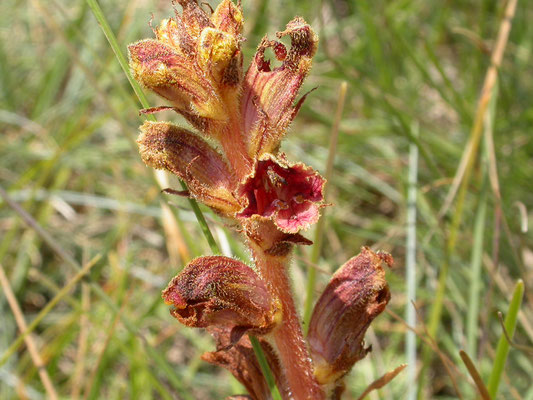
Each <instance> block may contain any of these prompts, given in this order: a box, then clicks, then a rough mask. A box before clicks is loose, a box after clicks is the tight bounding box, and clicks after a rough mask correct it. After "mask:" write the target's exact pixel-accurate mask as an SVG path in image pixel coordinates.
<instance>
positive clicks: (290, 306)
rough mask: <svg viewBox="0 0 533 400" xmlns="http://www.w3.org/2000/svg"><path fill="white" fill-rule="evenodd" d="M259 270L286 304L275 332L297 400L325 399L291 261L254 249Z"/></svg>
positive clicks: (276, 341)
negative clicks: (300, 310)
mask: <svg viewBox="0 0 533 400" xmlns="http://www.w3.org/2000/svg"><path fill="white" fill-rule="evenodd" d="M253 254H254V258H255V263H256V266H257V269H258V270H259V272H260V274H261V276H262V278H263V279H264V280H265V281H266V282H268V284H269V285H270V287H271V288H272V291H273V292H274V295H275V296H276V297H277V298H278V299H279V300H280V302H281V305H282V315H283V317H282V322H281V324H280V326H279V327H277V328H276V329H275V330H274V331H273V332H272V337H273V339H274V342H275V344H276V348H277V350H278V353H279V357H280V361H281V364H282V365H283V366H284V367H285V376H286V379H287V383H288V385H289V387H290V389H291V392H292V394H293V396H294V398H295V399H307V400H314V399H316V400H322V399H325V395H324V392H323V391H322V389H321V388H320V386H319V385H318V383H317V381H316V380H315V377H314V373H313V366H312V364H311V358H310V356H309V352H308V350H307V347H306V344H305V340H304V337H303V333H302V328H301V326H300V318H299V316H298V313H297V311H296V307H295V305H294V300H293V297H292V287H291V284H290V280H289V276H288V271H287V268H288V265H287V264H288V258H287V257H273V256H269V255H267V254H265V253H264V252H263V251H262V250H260V249H258V248H253Z"/></svg>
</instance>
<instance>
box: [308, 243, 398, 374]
mask: <svg viewBox="0 0 533 400" xmlns="http://www.w3.org/2000/svg"><path fill="white" fill-rule="evenodd" d="M382 262H385V263H386V264H388V265H389V266H390V265H391V264H392V257H391V256H390V255H389V254H386V253H377V254H376V253H374V252H372V251H371V250H370V249H369V248H368V247H363V248H362V250H361V253H360V254H359V255H357V256H356V257H353V258H352V259H350V260H349V261H348V262H346V264H344V265H343V266H342V267H341V268H340V269H339V270H338V271H337V272H336V273H335V274H334V275H333V277H332V279H331V281H330V282H329V284H328V285H327V286H326V289H325V290H324V292H323V293H322V295H321V296H320V299H319V300H318V302H317V303H316V305H315V308H314V310H313V314H312V316H311V321H310V323H309V333H308V336H307V340H308V343H309V347H310V350H311V356H312V357H313V361H314V364H315V375H316V377H317V380H318V382H319V383H320V384H329V383H334V382H335V381H337V380H338V379H340V378H342V377H343V376H344V375H345V374H346V373H347V372H348V371H349V370H350V369H351V368H352V366H353V365H354V364H355V363H356V362H357V361H359V360H360V359H362V358H364V357H365V355H366V354H367V353H368V352H369V351H370V348H368V347H365V345H364V336H365V333H366V330H367V328H368V327H369V325H370V323H371V322H372V320H373V319H374V318H376V317H377V316H378V315H379V314H380V313H381V312H382V311H383V310H384V309H385V306H386V305H387V303H388V302H389V300H390V292H389V287H388V285H387V282H386V281H385V270H384V269H383V267H382Z"/></svg>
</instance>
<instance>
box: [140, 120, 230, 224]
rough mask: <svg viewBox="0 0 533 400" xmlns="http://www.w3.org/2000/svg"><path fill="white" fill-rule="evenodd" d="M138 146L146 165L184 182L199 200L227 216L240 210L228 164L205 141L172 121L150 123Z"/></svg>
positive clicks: (142, 127) (143, 129) (147, 124)
mask: <svg viewBox="0 0 533 400" xmlns="http://www.w3.org/2000/svg"><path fill="white" fill-rule="evenodd" d="M137 143H138V144H139V151H140V153H141V157H142V159H143V161H144V162H145V163H146V165H148V166H150V167H153V168H156V169H166V170H168V171H171V172H173V173H174V174H176V175H178V176H179V177H180V178H182V179H184V180H185V181H186V182H187V183H188V184H189V190H190V192H191V194H192V195H193V196H194V197H196V198H198V200H200V201H202V202H204V203H205V204H206V205H208V206H210V207H213V208H215V209H217V210H219V211H221V212H223V213H226V214H233V213H234V212H235V211H236V210H238V209H239V207H240V206H239V204H238V203H237V201H236V200H235V198H234V197H233V195H232V191H233V190H234V186H235V183H234V180H233V177H232V175H231V173H230V172H229V170H228V166H227V164H226V162H225V161H224V159H223V158H222V156H221V155H220V154H219V153H217V152H216V151H215V150H214V149H213V148H212V147H211V146H209V144H207V142H205V141H204V140H203V139H202V138H200V137H198V136H197V135H195V134H193V133H191V132H189V131H187V130H186V129H182V128H179V127H177V126H176V125H173V124H171V123H168V122H150V121H147V122H145V123H144V124H143V125H142V126H141V134H140V135H139V139H138V140H137Z"/></svg>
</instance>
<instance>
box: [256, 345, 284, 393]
mask: <svg viewBox="0 0 533 400" xmlns="http://www.w3.org/2000/svg"><path fill="white" fill-rule="evenodd" d="M248 337H249V338H250V342H252V347H253V348H254V353H255V356H256V357H257V361H259V366H260V367H261V371H262V372H263V375H264V377H265V380H266V381H267V384H268V387H269V388H270V392H271V394H272V398H273V399H274V400H282V399H281V394H280V393H279V390H278V387H277V386H276V380H275V379H274V375H272V371H271V370H270V367H269V366H268V361H267V359H266V357H265V353H264V352H263V348H262V347H261V344H260V343H259V340H257V338H256V337H255V336H252V335H249V336H248Z"/></svg>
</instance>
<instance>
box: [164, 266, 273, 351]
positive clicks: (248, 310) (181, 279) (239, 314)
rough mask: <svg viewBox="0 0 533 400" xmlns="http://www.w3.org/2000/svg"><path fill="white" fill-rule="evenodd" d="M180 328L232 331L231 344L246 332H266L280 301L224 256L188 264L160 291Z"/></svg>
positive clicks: (255, 277)
mask: <svg viewBox="0 0 533 400" xmlns="http://www.w3.org/2000/svg"><path fill="white" fill-rule="evenodd" d="M163 299H164V300H165V302H166V303H167V304H170V305H173V306H174V309H172V310H171V314H172V315H173V316H174V317H175V318H177V319H178V320H179V321H180V322H181V323H182V324H184V325H187V326H192V327H196V328H206V327H210V326H214V327H224V328H229V329H230V330H231V344H234V343H236V342H237V341H238V340H239V339H240V338H241V336H242V335H243V334H244V333H245V332H246V331H251V332H254V333H256V334H264V333H267V332H269V331H270V330H272V329H273V328H274V326H276V324H277V323H278V322H279V320H280V318H281V311H280V310H281V308H280V304H279V301H278V300H277V299H274V298H273V297H272V295H271V294H270V292H269V290H268V288H267V286H266V284H265V283H264V282H263V281H262V280H261V278H260V277H259V276H258V275H257V274H256V273H255V272H254V271H253V270H252V269H251V268H250V267H248V266H247V265H246V264H244V263H242V262H240V261H237V260H234V259H232V258H228V257H223V256H210V257H199V258H196V259H195V260H193V261H191V262H190V263H189V265H187V266H186V267H185V269H184V270H183V271H182V272H181V273H180V274H179V275H178V276H176V277H175V278H174V279H173V280H172V281H171V282H170V284H169V285H168V287H167V288H166V289H165V290H164V291H163Z"/></svg>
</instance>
